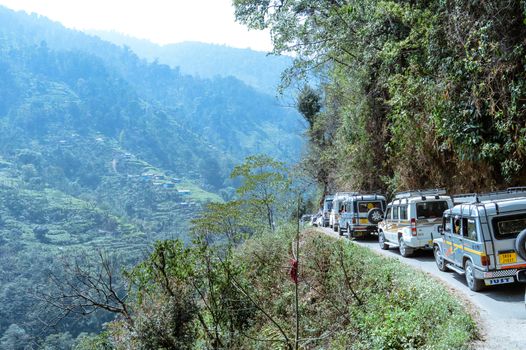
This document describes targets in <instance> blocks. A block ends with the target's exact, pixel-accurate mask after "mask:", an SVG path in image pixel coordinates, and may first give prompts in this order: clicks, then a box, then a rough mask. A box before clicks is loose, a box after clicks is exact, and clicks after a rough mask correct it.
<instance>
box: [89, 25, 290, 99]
mask: <svg viewBox="0 0 526 350" xmlns="http://www.w3.org/2000/svg"><path fill="white" fill-rule="evenodd" d="M87 33H89V34H93V35H96V36H98V37H100V38H101V39H103V40H106V41H109V42H112V43H114V44H116V45H120V46H128V47H129V48H130V49H131V50H132V51H134V52H135V53H136V54H137V55H138V56H139V57H141V58H145V59H147V60H148V61H149V62H153V61H155V60H158V62H159V63H163V64H168V65H169V66H171V67H172V68H176V67H179V68H180V69H181V72H183V73H186V74H191V75H194V76H200V77H203V78H213V77H215V76H221V77H228V76H233V77H235V78H237V79H239V80H241V81H243V82H245V83H246V84H248V85H250V86H252V87H254V88H256V89H257V90H259V91H262V92H265V93H267V94H269V95H272V96H274V95H275V94H276V89H277V87H278V85H279V83H280V80H281V74H282V72H283V71H284V70H285V69H287V68H288V67H289V66H291V64H292V58H291V57H287V56H276V55H272V54H271V53H267V52H261V51H254V50H251V49H239V48H233V47H228V46H225V45H215V44H206V43H200V42H182V43H177V44H168V45H157V44H155V43H152V42H150V41H148V40H144V39H136V38H133V37H130V36H127V35H124V34H119V33H117V32H108V31H94V30H93V31H87Z"/></svg>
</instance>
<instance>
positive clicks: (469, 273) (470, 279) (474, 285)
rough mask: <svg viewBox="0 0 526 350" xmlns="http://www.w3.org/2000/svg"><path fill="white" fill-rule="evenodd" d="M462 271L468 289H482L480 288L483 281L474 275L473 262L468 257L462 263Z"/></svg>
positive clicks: (476, 290)
mask: <svg viewBox="0 0 526 350" xmlns="http://www.w3.org/2000/svg"><path fill="white" fill-rule="evenodd" d="M464 271H465V273H466V283H467V285H468V287H469V289H471V290H472V291H474V292H478V291H480V290H482V288H484V282H483V281H482V280H479V279H478V278H476V277H475V273H474V271H473V263H472V262H471V260H469V259H468V260H466V262H465V263H464Z"/></svg>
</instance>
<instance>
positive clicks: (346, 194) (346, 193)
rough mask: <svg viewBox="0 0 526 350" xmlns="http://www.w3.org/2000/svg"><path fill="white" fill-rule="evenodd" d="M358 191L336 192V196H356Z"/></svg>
mask: <svg viewBox="0 0 526 350" xmlns="http://www.w3.org/2000/svg"><path fill="white" fill-rule="evenodd" d="M357 194H359V193H358V192H336V193H335V194H334V196H335V197H336V196H356V195H357Z"/></svg>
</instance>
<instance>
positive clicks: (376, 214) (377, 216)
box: [367, 208, 384, 225]
mask: <svg viewBox="0 0 526 350" xmlns="http://www.w3.org/2000/svg"><path fill="white" fill-rule="evenodd" d="M383 217H384V213H383V212H382V210H380V209H378V208H373V209H371V210H369V211H368V212H367V220H369V222H371V223H373V224H375V225H376V224H378V223H379V222H380V221H382V219H383Z"/></svg>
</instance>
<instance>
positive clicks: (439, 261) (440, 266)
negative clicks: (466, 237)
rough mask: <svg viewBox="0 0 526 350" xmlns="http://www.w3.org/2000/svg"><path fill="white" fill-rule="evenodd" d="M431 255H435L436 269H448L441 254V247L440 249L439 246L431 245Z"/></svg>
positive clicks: (445, 270) (444, 270)
mask: <svg viewBox="0 0 526 350" xmlns="http://www.w3.org/2000/svg"><path fill="white" fill-rule="evenodd" d="M433 255H434V256H435V262H436V264H437V267H438V269H439V270H440V271H443V272H447V271H449V268H448V267H447V266H446V261H445V260H444V256H443V255H442V249H440V247H439V246H438V245H436V244H435V246H434V247H433Z"/></svg>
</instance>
